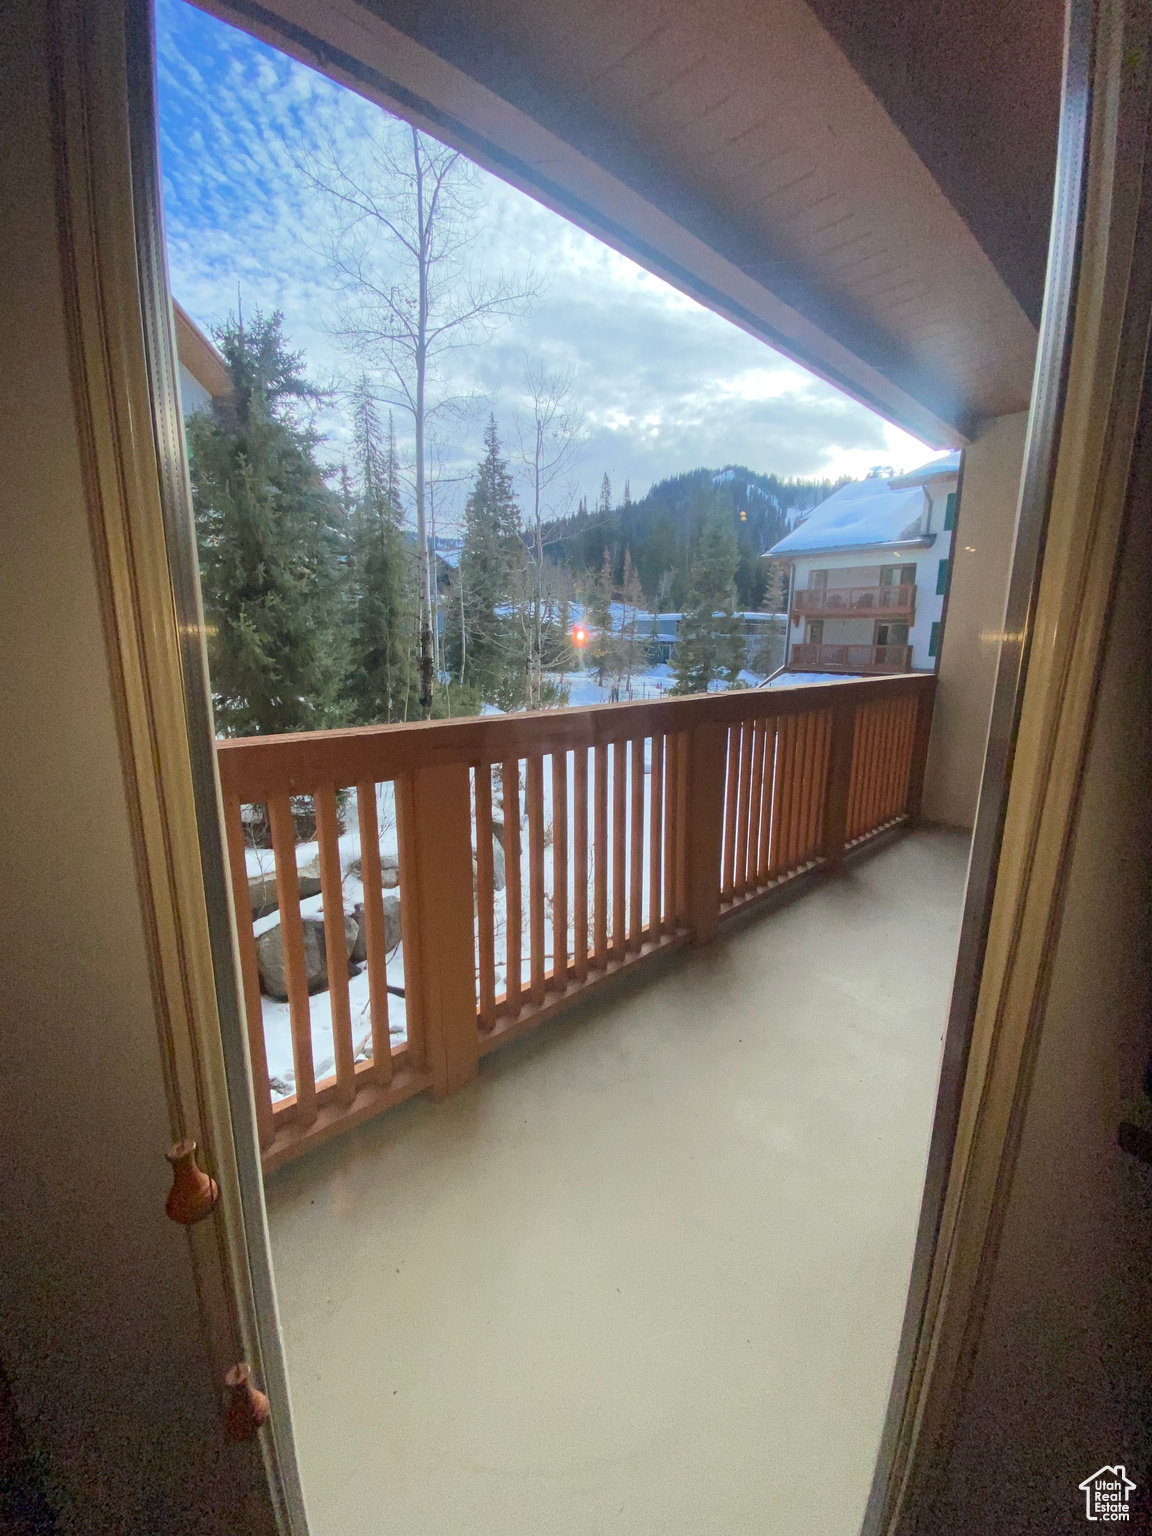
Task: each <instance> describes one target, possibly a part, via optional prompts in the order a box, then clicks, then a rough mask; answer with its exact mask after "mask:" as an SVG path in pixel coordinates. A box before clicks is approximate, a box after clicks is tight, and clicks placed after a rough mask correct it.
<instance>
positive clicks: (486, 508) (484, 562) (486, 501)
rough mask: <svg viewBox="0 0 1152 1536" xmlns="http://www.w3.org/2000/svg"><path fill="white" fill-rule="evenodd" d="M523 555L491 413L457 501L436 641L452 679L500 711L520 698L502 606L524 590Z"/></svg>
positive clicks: (515, 655)
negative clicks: (456, 542)
mask: <svg viewBox="0 0 1152 1536" xmlns="http://www.w3.org/2000/svg"><path fill="white" fill-rule="evenodd" d="M524 559H525V551H524V542H523V540H522V538H521V536H520V509H519V507H518V506H517V504H516V497H515V494H514V492H513V489H512V477H511V475H510V474H509V472H508V465H507V462H506V461H505V460H504V459H503V458H502V457H501V454H500V441H499V438H498V437H497V434H496V418H495V416H493V417H491V418H490V419H489V422H488V426H487V428H486V429H485V432H484V457H483V459H482V460H481V461H480V464H479V467H478V468H477V471H476V480H475V483H474V485H473V487H472V490H471V491H470V493H469V495H468V500H467V502H466V504H465V507H464V547H463V549H462V550H461V553H460V567H459V570H458V572H457V577H456V588H457V590H456V592H455V593H454V594H453V600H452V602H451V604H450V607H449V618H448V623H447V624H446V626H445V636H444V643H445V654H446V659H447V663H448V667H449V669H450V671H451V672H452V673H453V674H454V675H455V677H456V679H457V680H458V681H459V682H460V683H461V684H463V685H464V687H466V688H470V689H474V690H476V692H477V693H478V694H479V696H480V698H481V699H483V701H484V702H485V703H487V704H497V705H499V707H500V708H501V709H512V708H515V707H516V706H517V705H518V704H522V703H523V700H524V689H525V685H526V682H527V653H526V650H525V646H524V643H523V635H522V634H521V633H520V629H521V626H520V625H519V623H518V619H517V614H516V613H515V612H514V611H509V610H510V609H514V608H515V605H516V604H517V603H518V602H519V601H520V600H521V599H522V597H523V595H524V580H523V576H524Z"/></svg>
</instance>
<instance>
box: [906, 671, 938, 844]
mask: <svg viewBox="0 0 1152 1536" xmlns="http://www.w3.org/2000/svg"><path fill="white" fill-rule="evenodd" d="M935 702H936V679H935V678H933V679H932V686H931V687H930V688H923V689H921V690H920V692H919V693H918V694H917V696H916V728H915V733H914V735H913V737H912V766H911V771H910V773H909V775H908V800H907V804H906V806H905V809H906V810H907V812H908V819H909V821H919V819H920V806H921V802H922V801H923V799H924V771H925V769H926V768H927V766H928V741H929V738H930V737H931V735H932V709H933V706H934V704H935Z"/></svg>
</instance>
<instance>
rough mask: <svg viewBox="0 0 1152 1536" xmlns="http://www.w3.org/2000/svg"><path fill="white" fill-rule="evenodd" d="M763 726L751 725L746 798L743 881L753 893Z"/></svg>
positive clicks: (757, 867) (757, 866)
mask: <svg viewBox="0 0 1152 1536" xmlns="http://www.w3.org/2000/svg"><path fill="white" fill-rule="evenodd" d="M764 724H765V722H764V721H763V720H755V721H753V723H752V785H751V789H750V791H749V797H748V846H747V858H746V861H745V880H746V882H747V884H748V885H750V886H751V887H752V890H753V892H755V891H757V890H759V888H760V813H761V811H762V810H763V804H762V801H763V799H764Z"/></svg>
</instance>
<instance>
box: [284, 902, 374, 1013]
mask: <svg viewBox="0 0 1152 1536" xmlns="http://www.w3.org/2000/svg"><path fill="white" fill-rule="evenodd" d="M397 906H399V902H397ZM300 921H301V927H302V928H303V930H304V965H305V969H306V971H307V974H308V990H309V992H322V991H323V990H324V989H325V987H327V985H328V960H327V956H326V954H325V951H324V919H323V918H322V917H304V918H301V920H300ZM359 934H360V925H359V924H358V923H357V921H356V919H355V918H354V917H345V919H344V945H345V949H346V951H347V953H348V955H351V954H352V951H353V949H354V948H355V946H356V940H357V938H358V937H359ZM256 955H257V958H258V960H259V963H260V985H261V987H262V989H263V990H264V991H265V992H266V993H267V994H268V996H269V997H274V998H276V999H277V1001H278V1002H281V1003H283V1002H287V1000H288V979H287V977H286V975H285V973H284V944H283V941H282V940H281V937H280V924H279V923H277V924H276V926H275V927H274V928H269V929H268V931H267V933H262V934H261V935H260V937H259V938H258V939H257V940H256Z"/></svg>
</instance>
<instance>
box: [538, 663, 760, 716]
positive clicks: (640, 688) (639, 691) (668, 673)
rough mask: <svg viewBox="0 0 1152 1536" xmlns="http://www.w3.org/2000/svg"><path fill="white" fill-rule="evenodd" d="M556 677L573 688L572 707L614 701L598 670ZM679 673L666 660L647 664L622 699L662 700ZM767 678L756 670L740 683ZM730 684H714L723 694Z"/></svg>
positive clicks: (747, 684) (749, 685)
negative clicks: (599, 679)
mask: <svg viewBox="0 0 1152 1536" xmlns="http://www.w3.org/2000/svg"><path fill="white" fill-rule="evenodd" d="M553 675H554V676H555V680H556V681H557V682H558V683H563V685H564V686H565V687H566V688H567V689H568V690H569V695H568V706H569V708H570V709H576V708H578V707H579V706H581V705H588V704H607V703H609V702H610V700H611V694H612V687H613V685H612V684H610V683H605V684H604V686H603V687H601V686H600V685H599V684H598V683H597V681H596V674H595V672H566V673H565V674H564V676H563V677H562V678H561V677H560V676H559V675H556V674H553ZM674 681H675V675H674V673H673V671H672V668H671V667H670V666H668V665H667V664H666V663H665V664H663V665H660V666H655V667H645V669H644V670H643V671H642V672H633V674H632V680H631V683H630V684H629V683H626V682H623V683H621V684H620V698H621V700H625V701H626V700H630V699H662V698H665V697H667V695H668V694H670V693H671V692H672V686H673V683H674ZM763 681H764V677H763V674H761V673H755V672H741V674H740V682H741V684H742V685H743V686H744V687H746V688H758V687H759V686H760V685H761V684H762V683H763ZM726 686H727V685H726V684H725V683H723V682H720V681H717V682H715V683H713V685H712V691H713V692H714V693H722V692H724V690H725V688H726Z"/></svg>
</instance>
